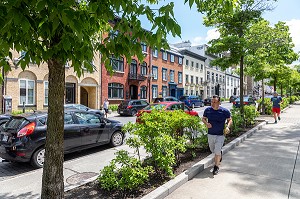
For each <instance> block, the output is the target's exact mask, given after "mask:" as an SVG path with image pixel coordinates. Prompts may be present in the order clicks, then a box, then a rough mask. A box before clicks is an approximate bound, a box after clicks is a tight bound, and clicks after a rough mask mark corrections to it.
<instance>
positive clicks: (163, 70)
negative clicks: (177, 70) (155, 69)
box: [162, 69, 167, 81]
mask: <svg viewBox="0 0 300 199" xmlns="http://www.w3.org/2000/svg"><path fill="white" fill-rule="evenodd" d="M162 80H163V81H167V69H162Z"/></svg>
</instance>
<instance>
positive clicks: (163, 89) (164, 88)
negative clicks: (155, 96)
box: [162, 86, 167, 97]
mask: <svg viewBox="0 0 300 199" xmlns="http://www.w3.org/2000/svg"><path fill="white" fill-rule="evenodd" d="M162 96H163V97H166V96H167V87H166V86H163V87H162Z"/></svg>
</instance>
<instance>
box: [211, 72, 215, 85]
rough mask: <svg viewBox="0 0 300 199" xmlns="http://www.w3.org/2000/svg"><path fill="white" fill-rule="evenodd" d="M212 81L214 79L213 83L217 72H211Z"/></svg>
mask: <svg viewBox="0 0 300 199" xmlns="http://www.w3.org/2000/svg"><path fill="white" fill-rule="evenodd" d="M211 81H212V83H214V82H215V74H214V73H211Z"/></svg>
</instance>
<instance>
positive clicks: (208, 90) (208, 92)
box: [206, 86, 210, 97]
mask: <svg viewBox="0 0 300 199" xmlns="http://www.w3.org/2000/svg"><path fill="white" fill-rule="evenodd" d="M206 92H207V97H209V96H210V87H209V86H208V87H207V91H206Z"/></svg>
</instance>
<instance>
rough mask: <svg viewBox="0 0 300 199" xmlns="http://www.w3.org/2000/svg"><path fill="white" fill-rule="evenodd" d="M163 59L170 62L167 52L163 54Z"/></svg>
mask: <svg viewBox="0 0 300 199" xmlns="http://www.w3.org/2000/svg"><path fill="white" fill-rule="evenodd" d="M162 59H163V60H165V61H167V60H168V54H167V52H162Z"/></svg>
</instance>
